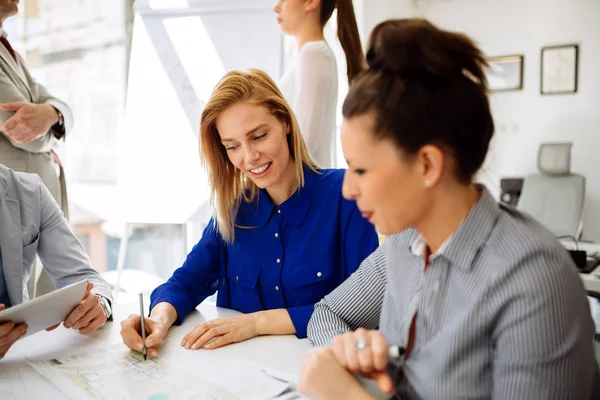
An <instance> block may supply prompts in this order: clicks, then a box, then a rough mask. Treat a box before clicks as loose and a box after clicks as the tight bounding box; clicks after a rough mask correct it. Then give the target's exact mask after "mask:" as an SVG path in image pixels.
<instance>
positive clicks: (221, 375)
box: [200, 360, 290, 400]
mask: <svg viewBox="0 0 600 400" xmlns="http://www.w3.org/2000/svg"><path fill="white" fill-rule="evenodd" d="M200 376H201V377H202V378H204V379H206V380H208V381H210V382H214V383H215V384H217V385H219V386H221V387H224V388H227V390H228V391H229V392H230V393H232V394H233V395H235V396H237V397H239V398H240V399H244V400H266V399H271V398H274V397H277V396H279V395H281V394H282V393H284V392H285V391H286V390H288V389H289V388H290V382H287V381H283V380H280V379H277V378H274V377H272V376H270V375H267V374H266V373H264V372H263V371H262V370H261V369H259V368H257V367H256V366H255V365H253V364H250V363H247V362H245V361H243V360H229V361H225V362H222V363H219V364H217V365H213V366H211V367H210V368H205V369H203V370H202V371H200Z"/></svg>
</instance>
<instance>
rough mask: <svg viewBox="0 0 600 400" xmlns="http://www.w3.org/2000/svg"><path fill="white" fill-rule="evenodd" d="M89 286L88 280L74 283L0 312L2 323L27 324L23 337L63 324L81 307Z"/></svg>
mask: <svg viewBox="0 0 600 400" xmlns="http://www.w3.org/2000/svg"><path fill="white" fill-rule="evenodd" d="M87 284H88V281H87V280H83V281H80V282H77V283H73V284H71V285H69V286H65V287H64V288H61V289H57V290H55V291H53V292H50V293H48V294H45V295H43V296H40V297H36V298H35V299H33V300H30V301H28V302H26V303H21V304H17V305H16V306H12V307H10V308H7V309H6V310H3V311H0V322H8V321H12V322H14V323H15V324H20V323H23V322H26V323H27V325H28V326H29V327H28V328H27V333H26V334H25V336H23V337H26V336H29V335H33V334H34V333H36V332H39V331H41V330H44V329H46V328H50V327H51V326H54V325H56V324H59V323H61V322H63V321H64V320H65V319H66V318H67V317H68V316H69V314H70V313H71V311H73V309H74V308H75V307H77V306H78V305H79V303H80V302H81V300H82V299H83V295H84V294H85V289H86V288H87Z"/></svg>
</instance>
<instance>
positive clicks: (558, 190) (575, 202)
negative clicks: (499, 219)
mask: <svg viewBox="0 0 600 400" xmlns="http://www.w3.org/2000/svg"><path fill="white" fill-rule="evenodd" d="M571 147H572V143H542V144H541V145H540V148H539V151H538V158H537V167H538V170H539V173H538V174H533V175H529V176H527V177H526V178H525V180H524V182H523V189H522V192H521V196H520V197H519V201H518V203H517V208H518V209H520V210H522V211H524V212H526V213H528V214H530V215H531V216H532V217H534V218H535V219H536V220H537V221H539V222H540V223H541V224H542V225H544V226H545V227H546V228H548V229H549V230H550V231H551V232H553V233H554V234H555V235H556V236H557V237H564V236H568V237H573V238H575V240H578V239H579V238H580V236H581V231H582V227H583V204H584V198H585V178H584V177H583V176H581V175H576V174H572V173H571Z"/></svg>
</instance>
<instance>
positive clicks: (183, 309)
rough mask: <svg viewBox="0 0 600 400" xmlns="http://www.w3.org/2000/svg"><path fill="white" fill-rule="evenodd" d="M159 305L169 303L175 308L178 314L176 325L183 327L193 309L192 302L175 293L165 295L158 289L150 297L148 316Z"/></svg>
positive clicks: (170, 292) (169, 292) (168, 292)
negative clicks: (182, 324)
mask: <svg viewBox="0 0 600 400" xmlns="http://www.w3.org/2000/svg"><path fill="white" fill-rule="evenodd" d="M158 303H169V304H170V305H172V306H173V307H174V308H175V311H176V312H177V319H176V320H175V322H174V325H181V323H182V322H183V320H184V319H185V316H186V315H187V314H188V313H189V312H190V311H191V308H193V307H191V308H190V304H189V303H190V302H189V300H188V299H186V298H184V297H180V296H177V295H174V293H173V291H167V292H166V293H163V291H162V290H160V288H157V289H155V290H154V292H152V294H151V295H150V308H149V310H150V311H149V312H148V315H150V313H152V309H153V308H154V306H155V305H157V304H158Z"/></svg>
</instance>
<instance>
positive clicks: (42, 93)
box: [0, 46, 73, 153]
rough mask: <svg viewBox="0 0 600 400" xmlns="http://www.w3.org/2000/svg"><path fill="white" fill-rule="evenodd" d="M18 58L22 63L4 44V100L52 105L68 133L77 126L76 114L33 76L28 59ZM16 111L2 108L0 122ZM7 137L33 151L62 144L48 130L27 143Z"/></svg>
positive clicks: (0, 73) (0, 87)
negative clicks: (59, 114)
mask: <svg viewBox="0 0 600 400" xmlns="http://www.w3.org/2000/svg"><path fill="white" fill-rule="evenodd" d="M17 58H18V60H19V64H17V63H16V62H15V61H14V60H13V59H12V57H11V56H10V55H9V54H8V52H7V51H6V49H4V47H3V46H0V103H10V102H17V101H24V102H31V103H36V104H49V105H51V106H53V107H55V108H56V109H58V110H59V111H60V112H61V113H62V114H63V117H64V123H65V132H66V133H68V132H69V131H70V130H71V129H72V127H73V113H72V111H71V109H70V107H69V106H68V105H67V104H65V103H64V102H62V101H61V100H59V99H57V98H56V97H54V96H52V95H50V93H49V92H48V90H47V89H46V88H45V87H44V86H43V85H41V84H39V83H38V82H36V81H35V79H33V77H32V76H31V74H30V73H29V70H28V69H27V66H26V64H25V60H23V58H22V57H21V56H20V55H18V54H17ZM13 114H14V113H13V112H7V111H2V110H0V123H2V122H4V121H6V120H7V119H8V118H10V117H11V116H12V115H13ZM5 137H6V136H5ZM6 139H8V140H9V141H10V142H11V144H12V145H13V146H14V147H15V148H18V149H22V150H25V151H27V152H30V153H46V152H48V151H50V150H52V149H54V148H55V147H56V146H57V144H58V142H57V140H56V138H55V137H54V135H53V134H52V132H51V131H48V132H47V133H46V134H45V135H44V136H42V137H40V138H39V139H37V140H35V141H33V142H31V143H27V144H17V143H14V142H13V141H12V140H10V138H8V137H6Z"/></svg>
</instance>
